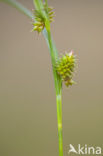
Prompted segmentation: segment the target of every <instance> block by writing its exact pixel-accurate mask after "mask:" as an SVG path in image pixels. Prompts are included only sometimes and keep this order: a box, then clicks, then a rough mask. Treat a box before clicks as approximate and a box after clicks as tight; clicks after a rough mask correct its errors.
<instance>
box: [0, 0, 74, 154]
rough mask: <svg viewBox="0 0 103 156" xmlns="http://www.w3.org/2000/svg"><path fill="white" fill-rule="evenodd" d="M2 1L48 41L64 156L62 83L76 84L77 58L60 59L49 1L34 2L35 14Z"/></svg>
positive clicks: (15, 3)
mask: <svg viewBox="0 0 103 156" xmlns="http://www.w3.org/2000/svg"><path fill="white" fill-rule="evenodd" d="M0 1H1V2H5V3H7V4H9V5H11V6H13V7H15V8H16V9H17V10H18V11H20V12H21V13H23V14H25V15H26V16H28V17H29V18H30V19H31V20H32V25H33V29H32V31H37V32H38V33H42V34H43V36H44V38H45V40H46V43H47V46H48V48H49V51H50V57H51V63H52V70H53V77H54V85H55V93H56V103H57V124H58V139H59V156H63V136H62V83H63V81H64V83H65V85H66V86H67V87H68V86H71V85H72V84H74V81H73V80H72V78H73V75H74V69H75V64H76V63H75V62H76V61H75V60H76V59H75V56H74V54H73V52H72V51H71V52H70V53H68V52H66V53H65V55H63V56H62V57H59V55H58V51H57V49H56V46H55V44H54V41H53V39H52V35H51V27H50V23H51V22H52V21H53V17H54V11H53V8H52V7H49V6H48V2H47V0H45V1H43V0H33V4H34V6H35V9H34V10H33V12H31V11H29V10H28V9H26V8H25V7H24V6H23V5H22V4H20V3H19V2H18V1H16V0H0Z"/></svg>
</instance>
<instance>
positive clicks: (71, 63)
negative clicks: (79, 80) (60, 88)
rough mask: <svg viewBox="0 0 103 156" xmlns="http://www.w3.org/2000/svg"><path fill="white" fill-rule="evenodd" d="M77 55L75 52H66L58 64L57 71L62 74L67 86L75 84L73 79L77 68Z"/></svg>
mask: <svg viewBox="0 0 103 156" xmlns="http://www.w3.org/2000/svg"><path fill="white" fill-rule="evenodd" d="M75 62H76V60H75V56H74V55H73V52H72V51H71V52H70V53H66V54H65V55H64V56H63V57H62V58H60V60H59V61H58V62H57V64H56V70H57V73H58V74H59V75H60V76H61V78H62V81H64V82H65V85H66V86H70V85H72V84H74V81H73V80H72V77H73V73H74V69H75Z"/></svg>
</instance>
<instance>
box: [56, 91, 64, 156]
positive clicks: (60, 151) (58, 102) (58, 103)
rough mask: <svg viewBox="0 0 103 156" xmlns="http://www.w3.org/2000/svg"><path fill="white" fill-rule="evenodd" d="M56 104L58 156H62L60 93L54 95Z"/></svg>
mask: <svg viewBox="0 0 103 156" xmlns="http://www.w3.org/2000/svg"><path fill="white" fill-rule="evenodd" d="M56 102H57V119H58V138H59V156H63V135H62V99H61V93H60V94H58V95H56Z"/></svg>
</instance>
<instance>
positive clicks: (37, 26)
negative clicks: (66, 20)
mask: <svg viewBox="0 0 103 156" xmlns="http://www.w3.org/2000/svg"><path fill="white" fill-rule="evenodd" d="M43 10H44V11H45V13H46V14H47V16H48V17H49V21H50V23H51V22H52V21H53V17H54V11H53V8H52V7H48V8H47V6H46V4H45V3H44V8H43ZM34 16H35V22H33V31H38V33H40V32H41V31H42V30H43V29H44V27H45V17H43V15H42V14H41V13H40V12H39V11H38V10H34Z"/></svg>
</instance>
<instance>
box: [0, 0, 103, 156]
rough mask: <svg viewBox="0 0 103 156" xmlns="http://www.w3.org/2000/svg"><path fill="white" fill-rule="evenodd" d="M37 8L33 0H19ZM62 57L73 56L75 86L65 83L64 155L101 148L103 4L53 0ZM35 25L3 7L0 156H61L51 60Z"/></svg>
mask: <svg viewBox="0 0 103 156" xmlns="http://www.w3.org/2000/svg"><path fill="white" fill-rule="evenodd" d="M19 2H21V3H22V4H24V5H25V6H26V7H27V8H29V9H33V2H32V0H29V1H27V0H19ZM49 4H50V5H51V6H53V7H54V8H55V12H56V17H55V22H54V23H52V33H53V37H54V39H55V43H56V46H57V48H58V51H59V54H61V53H63V52H65V51H70V50H71V49H72V50H73V51H74V52H75V54H76V55H77V59H78V69H77V73H76V76H75V81H76V82H77V85H74V86H73V87H70V88H66V87H65V86H64V85H63V98H62V99H63V143H64V156H68V150H69V144H70V143H71V144H73V145H74V146H75V147H76V146H77V144H79V143H80V144H81V145H84V144H88V145H93V146H101V147H103V142H102V141H103V0H84V1H83V0H72V1H71V0H56V1H55V0H52V1H50V0H49ZM31 30H32V21H31V20H30V19H28V18H27V17H25V16H24V15H22V14H20V13H19V12H18V11H17V10H15V9H14V8H11V7H10V6H8V5H6V4H3V3H0V156H34V155H35V156H48V155H49V156H58V135H57V118H56V117H57V116H56V102H55V92H54V84H53V76H52V70H51V60H50V56H49V52H48V48H47V45H46V43H45V40H44V38H43V36H42V35H38V34H37V33H36V32H31Z"/></svg>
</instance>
